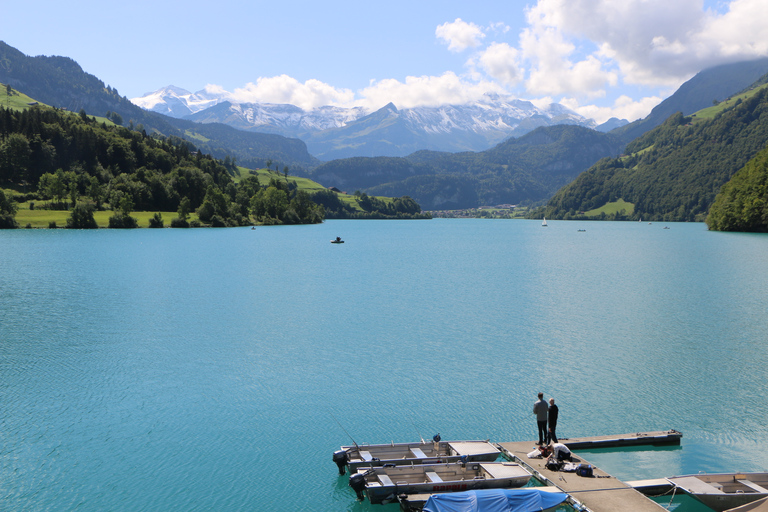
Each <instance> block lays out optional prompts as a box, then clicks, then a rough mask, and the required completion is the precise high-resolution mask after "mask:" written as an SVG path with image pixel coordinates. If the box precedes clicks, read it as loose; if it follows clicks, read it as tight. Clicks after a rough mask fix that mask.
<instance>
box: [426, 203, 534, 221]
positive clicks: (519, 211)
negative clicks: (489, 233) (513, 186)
mask: <svg viewBox="0 0 768 512" xmlns="http://www.w3.org/2000/svg"><path fill="white" fill-rule="evenodd" d="M528 210H529V208H528V207H527V206H518V205H516V204H499V205H496V206H479V207H477V208H467V209H465V210H430V211H429V213H430V214H431V215H432V218H444V219H479V218H484V219H523V218H525V216H526V214H527V213H528Z"/></svg>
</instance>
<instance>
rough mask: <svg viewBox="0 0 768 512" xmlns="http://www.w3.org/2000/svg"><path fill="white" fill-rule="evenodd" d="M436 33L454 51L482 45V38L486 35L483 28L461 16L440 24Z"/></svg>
mask: <svg viewBox="0 0 768 512" xmlns="http://www.w3.org/2000/svg"><path fill="white" fill-rule="evenodd" d="M435 35H436V36H437V37H438V38H439V39H442V40H443V41H445V42H446V43H448V49H449V50H451V51H454V52H461V51H464V50H466V49H467V48H477V47H478V46H480V40H481V39H483V38H484V37H485V34H484V33H483V29H482V28H480V27H479V26H477V25H475V24H474V23H467V22H466V21H462V19H461V18H456V20H455V21H453V22H446V23H443V24H442V25H438V27H437V29H435Z"/></svg>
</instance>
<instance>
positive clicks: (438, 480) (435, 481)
mask: <svg viewBox="0 0 768 512" xmlns="http://www.w3.org/2000/svg"><path fill="white" fill-rule="evenodd" d="M425 475H427V478H428V479H429V481H430V482H432V483H433V484H439V483H441V482H442V481H443V479H442V478H440V475H438V474H437V473H435V472H434V471H427V472H426V473H425Z"/></svg>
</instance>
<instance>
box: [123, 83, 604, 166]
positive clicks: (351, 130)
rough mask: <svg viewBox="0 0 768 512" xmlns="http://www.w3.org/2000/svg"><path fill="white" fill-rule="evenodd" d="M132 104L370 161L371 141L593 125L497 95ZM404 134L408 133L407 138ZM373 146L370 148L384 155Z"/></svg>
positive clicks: (473, 142)
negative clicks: (418, 101) (338, 149)
mask: <svg viewBox="0 0 768 512" xmlns="http://www.w3.org/2000/svg"><path fill="white" fill-rule="evenodd" d="M131 101H132V102H133V103H135V104H136V105H138V106H140V107H142V108H144V109H147V110H152V111H154V112H159V113H161V114H165V115H168V116H172V117H177V118H185V119H190V120H192V121H197V122H201V123H214V122H215V123H224V124H228V125H230V126H232V127H234V128H238V129H240V130H248V131H258V132H266V133H277V134H280V135H284V136H287V137H294V138H300V139H303V140H305V141H306V142H307V144H308V146H309V149H310V151H313V154H315V155H316V156H318V157H320V158H322V157H331V153H329V152H326V151H325V149H323V148H324V147H325V146H324V145H327V144H330V143H331V140H334V141H335V142H334V144H337V145H338V146H343V147H346V148H347V149H346V150H345V151H347V152H342V153H333V156H334V157H339V155H340V156H367V155H366V151H363V150H362V149H361V148H363V147H365V146H366V144H368V143H372V142H373V141H374V139H375V140H376V141H381V140H389V139H392V138H393V137H399V140H398V142H397V143H393V141H392V140H390V143H392V145H391V146H387V148H386V149H387V150H388V151H389V150H392V151H393V152H394V154H396V155H401V156H403V155H405V154H408V153H409V152H411V151H413V150H417V149H433V150H441V151H466V150H472V151H482V150H485V149H488V148H490V147H492V146H493V145H495V144H497V143H499V142H501V141H502V140H504V139H506V138H508V137H510V136H514V137H519V136H521V135H524V134H526V133H528V132H530V131H532V130H534V129H536V128H538V127H541V126H551V125H556V124H575V125H580V126H584V127H587V128H595V126H596V124H595V122H594V121H593V120H592V119H586V118H584V117H582V116H580V115H579V114H577V113H576V112H574V111H572V110H570V109H568V108H567V107H565V106H563V105H561V104H558V103H553V104H550V105H547V106H544V107H537V106H536V105H534V104H533V103H531V102H530V101H526V100H521V99H518V98H514V97H511V96H503V95H500V94H486V95H485V96H483V97H482V98H480V99H479V100H477V101H475V102H473V103H468V104H462V105H442V106H438V107H412V108H402V109H398V108H397V106H396V105H395V104H394V103H388V104H387V105H385V106H384V107H382V108H380V109H379V110H377V111H376V112H370V111H368V110H366V109H364V108H363V107H349V108H346V107H338V106H331V105H327V106H323V107H318V108H314V109H312V110H304V109H302V108H300V107H298V106H295V105H290V104H277V103H236V102H234V101H233V98H232V96H231V94H230V93H228V92H226V91H224V90H223V89H217V88H207V89H205V90H202V91H198V92H196V93H194V94H193V93H190V92H189V91H186V90H184V89H181V88H179V87H174V86H168V87H164V88H162V89H160V90H158V91H155V92H153V93H149V94H146V95H144V96H142V97H141V98H134V99H132V100H131ZM361 123H363V124H361ZM393 123H395V124H397V125H398V126H400V127H401V128H400V131H398V132H397V133H398V134H399V135H397V136H395V135H394V133H395V132H392V131H391V130H392V129H391V128H387V127H392V126H394V124H393ZM363 126H364V128H363ZM378 130H385V131H387V133H386V134H383V132H379V131H378ZM376 133H379V134H378V135H376ZM406 133H410V134H411V135H410V136H406V135H404V134H406ZM352 134H354V135H352ZM344 137H354V141H351V140H350V143H349V144H345V143H343V142H341V141H342V140H343V139H344ZM377 137H378V138H377ZM381 137H384V139H382V138H381ZM368 139H370V141H369V140H368ZM376 144H378V142H377V143H376ZM374 145H375V144H374ZM321 146H322V147H321ZM376 147H377V149H374V150H371V151H381V150H382V149H381V147H379V146H376ZM355 148H357V149H355ZM393 148H400V149H393ZM355 151H358V152H359V154H357V153H355Z"/></svg>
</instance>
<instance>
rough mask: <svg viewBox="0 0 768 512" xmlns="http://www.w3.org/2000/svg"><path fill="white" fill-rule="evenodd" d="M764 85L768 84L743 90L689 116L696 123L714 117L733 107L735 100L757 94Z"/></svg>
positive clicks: (742, 99)
mask: <svg viewBox="0 0 768 512" xmlns="http://www.w3.org/2000/svg"><path fill="white" fill-rule="evenodd" d="M766 87H768V84H763V85H761V86H759V87H755V88H754V89H750V90H749V91H746V92H743V93H741V94H737V95H735V96H732V97H730V98H728V99H726V100H724V101H721V102H720V103H718V104H717V105H713V106H711V107H707V108H704V109H701V110H699V111H698V112H696V113H695V114H693V115H691V117H692V118H693V122H694V123H696V122H701V121H705V120H709V119H714V118H715V116H716V115H717V114H719V113H721V112H725V111H726V110H728V109H730V108H732V107H734V106H735V105H736V102H738V101H744V100H745V99H747V98H751V97H752V96H754V95H755V94H757V92H758V91H760V90H762V89H765V88H766Z"/></svg>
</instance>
